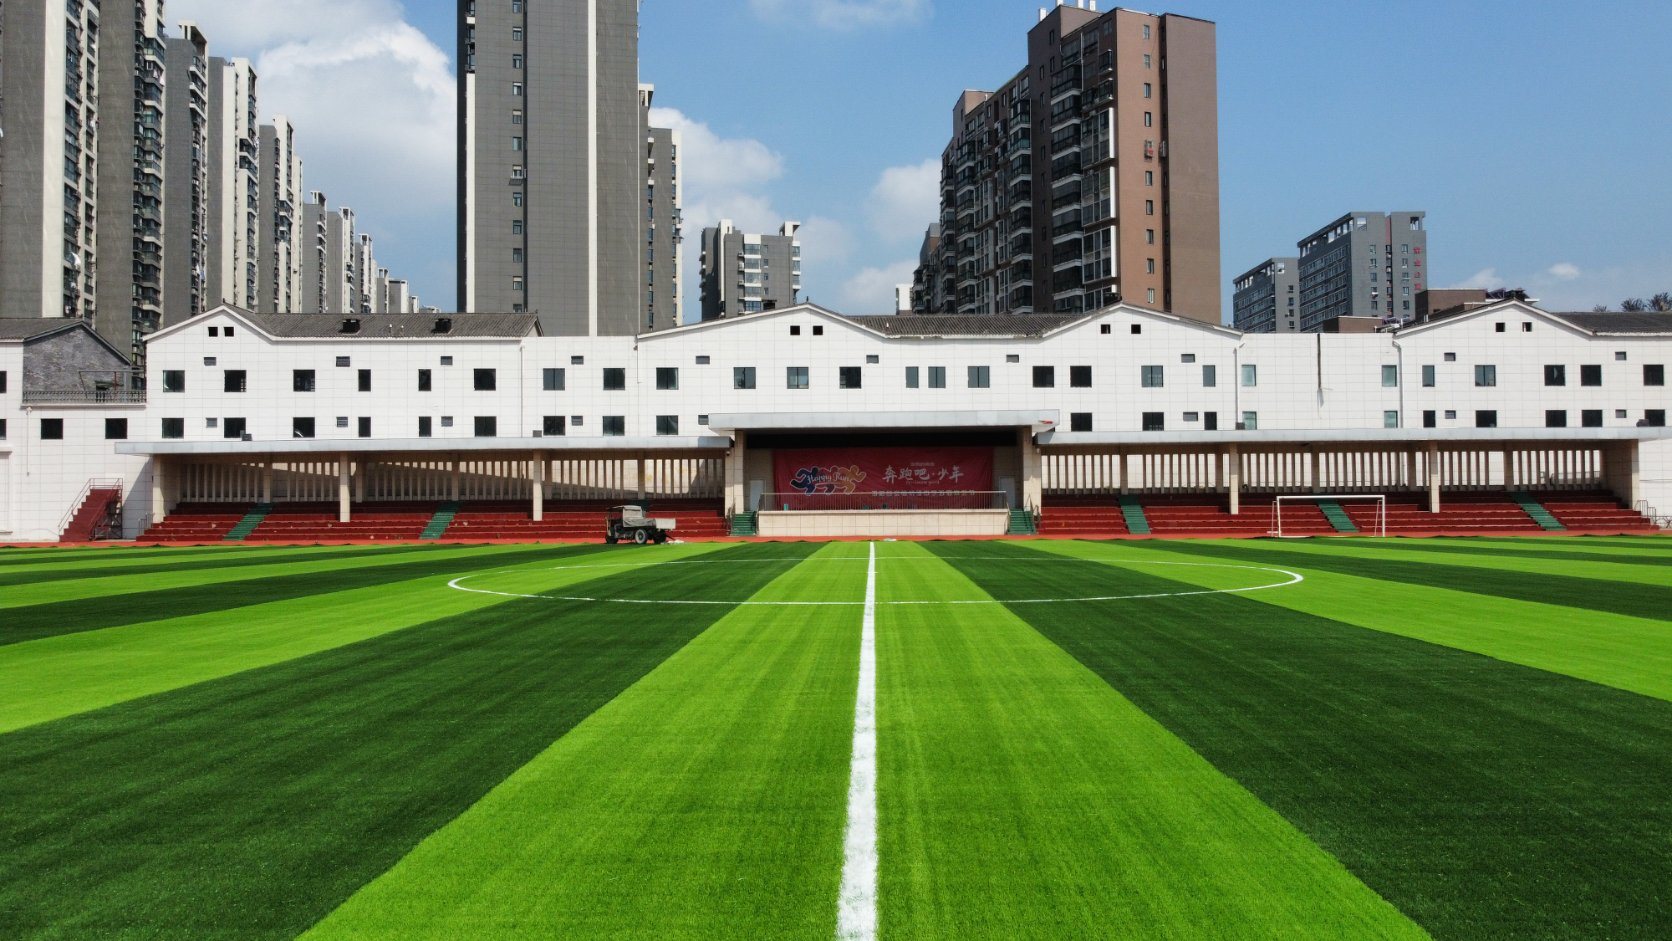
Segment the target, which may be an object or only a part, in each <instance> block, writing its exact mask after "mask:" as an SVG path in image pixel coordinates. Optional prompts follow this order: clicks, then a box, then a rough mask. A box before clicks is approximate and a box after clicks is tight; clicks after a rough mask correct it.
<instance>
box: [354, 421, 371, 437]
mask: <svg viewBox="0 0 1672 941" xmlns="http://www.w3.org/2000/svg"><path fill="white" fill-rule="evenodd" d="M355 426H356V430H357V431H358V432H359V434H360V437H362V438H370V437H371V436H372V420H371V419H370V418H367V417H364V416H362V417H361V418H360V419H359V420H358V421H357V422H355Z"/></svg>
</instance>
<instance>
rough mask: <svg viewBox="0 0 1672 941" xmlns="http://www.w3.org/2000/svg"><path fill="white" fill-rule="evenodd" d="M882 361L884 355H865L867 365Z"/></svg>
mask: <svg viewBox="0 0 1672 941" xmlns="http://www.w3.org/2000/svg"><path fill="white" fill-rule="evenodd" d="M881 362H882V357H881V356H878V355H877V354H875V353H869V354H866V356H865V365H867V366H875V365H877V364H878V363H881ZM1011 362H1015V360H1014V359H1012V360H1011Z"/></svg>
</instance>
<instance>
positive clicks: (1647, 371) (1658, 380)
mask: <svg viewBox="0 0 1672 941" xmlns="http://www.w3.org/2000/svg"><path fill="white" fill-rule="evenodd" d="M1643 384H1644V385H1646V386H1663V385H1666V367H1665V366H1644V367H1643ZM0 391H4V390H3V389H0Z"/></svg>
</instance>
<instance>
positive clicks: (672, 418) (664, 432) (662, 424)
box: [656, 415, 679, 438]
mask: <svg viewBox="0 0 1672 941" xmlns="http://www.w3.org/2000/svg"><path fill="white" fill-rule="evenodd" d="M656 434H657V436H658V437H662V438H667V437H671V436H673V435H677V434H679V416H678V415H657V416H656Z"/></svg>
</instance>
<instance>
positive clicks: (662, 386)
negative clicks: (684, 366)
mask: <svg viewBox="0 0 1672 941" xmlns="http://www.w3.org/2000/svg"><path fill="white" fill-rule="evenodd" d="M656 388H657V390H658V391H661V392H676V391H678V390H679V369H678V368H677V367H671V366H658V367H656Z"/></svg>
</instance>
